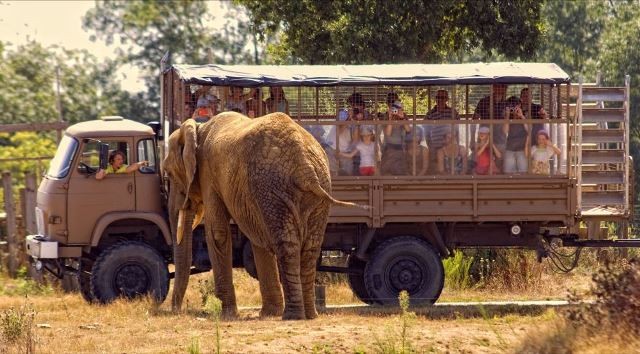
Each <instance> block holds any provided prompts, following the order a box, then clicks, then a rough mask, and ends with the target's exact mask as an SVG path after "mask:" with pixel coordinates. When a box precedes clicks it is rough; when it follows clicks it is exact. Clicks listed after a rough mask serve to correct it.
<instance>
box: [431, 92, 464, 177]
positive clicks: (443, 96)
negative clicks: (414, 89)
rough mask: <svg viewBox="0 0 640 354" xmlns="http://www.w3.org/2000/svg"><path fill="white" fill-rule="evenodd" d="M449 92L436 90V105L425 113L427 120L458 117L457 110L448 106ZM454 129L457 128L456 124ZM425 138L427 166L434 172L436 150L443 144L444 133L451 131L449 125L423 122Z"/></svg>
mask: <svg viewBox="0 0 640 354" xmlns="http://www.w3.org/2000/svg"><path fill="white" fill-rule="evenodd" d="M448 101H449V92H447V90H438V91H437V92H436V105H435V106H434V107H433V108H432V109H431V110H430V111H429V113H427V119H428V120H453V119H459V116H458V112H457V111H456V110H455V109H453V108H451V107H449V106H448V105H447V102H448ZM455 129H458V127H457V126H456V127H455ZM424 130H425V138H426V140H427V146H428V147H429V166H431V168H432V171H431V172H436V171H435V167H436V166H437V151H438V150H439V149H441V148H442V147H444V145H445V135H446V134H447V133H450V132H451V127H450V126H449V125H444V124H425V126H424Z"/></svg>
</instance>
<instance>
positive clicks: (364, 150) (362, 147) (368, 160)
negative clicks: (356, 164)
mask: <svg viewBox="0 0 640 354" xmlns="http://www.w3.org/2000/svg"><path fill="white" fill-rule="evenodd" d="M360 139H361V140H362V141H359V142H358V143H357V144H356V146H355V149H354V150H353V151H351V152H348V153H344V152H341V153H339V154H340V156H341V157H348V158H353V157H354V156H355V155H356V154H360V168H359V172H360V176H373V175H374V174H375V173H376V144H375V142H374V139H373V129H371V127H370V126H367V125H363V126H361V127H360Z"/></svg>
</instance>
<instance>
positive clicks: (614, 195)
mask: <svg viewBox="0 0 640 354" xmlns="http://www.w3.org/2000/svg"><path fill="white" fill-rule="evenodd" d="M622 204H624V192H623V191H597V192H591V191H585V192H583V193H582V208H583V209H586V208H593V207H597V206H603V205H622Z"/></svg>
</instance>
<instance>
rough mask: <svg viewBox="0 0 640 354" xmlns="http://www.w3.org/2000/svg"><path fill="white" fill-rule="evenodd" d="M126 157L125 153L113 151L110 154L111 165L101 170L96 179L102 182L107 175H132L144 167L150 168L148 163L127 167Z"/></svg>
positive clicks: (142, 162)
mask: <svg viewBox="0 0 640 354" xmlns="http://www.w3.org/2000/svg"><path fill="white" fill-rule="evenodd" d="M124 159H125V155H124V152H122V151H120V150H115V151H112V152H111V153H110V154H109V165H108V166H107V168H106V169H104V170H103V169H99V170H98V172H97V173H96V179H97V180H101V179H103V178H104V177H105V176H106V175H108V174H111V173H131V172H134V171H137V170H139V169H140V167H142V166H149V162H148V161H140V162H136V163H134V164H132V165H127V164H125V163H124Z"/></svg>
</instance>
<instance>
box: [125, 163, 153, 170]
mask: <svg viewBox="0 0 640 354" xmlns="http://www.w3.org/2000/svg"><path fill="white" fill-rule="evenodd" d="M148 164H149V162H147V161H139V162H136V163H134V164H131V165H129V166H127V169H126V171H125V172H126V173H131V172H134V171H137V170H139V169H140V167H142V166H147V165H148Z"/></svg>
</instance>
